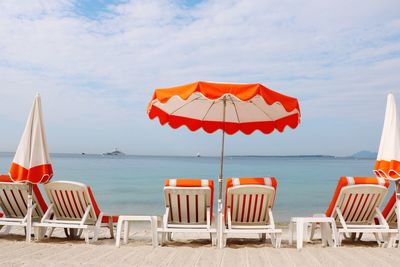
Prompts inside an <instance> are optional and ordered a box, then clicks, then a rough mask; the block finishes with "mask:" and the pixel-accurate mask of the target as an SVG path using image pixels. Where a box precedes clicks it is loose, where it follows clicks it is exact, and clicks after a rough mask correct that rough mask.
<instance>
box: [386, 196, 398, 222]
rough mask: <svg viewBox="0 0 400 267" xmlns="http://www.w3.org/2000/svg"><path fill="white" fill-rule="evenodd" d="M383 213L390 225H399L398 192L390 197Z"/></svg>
mask: <svg viewBox="0 0 400 267" xmlns="http://www.w3.org/2000/svg"><path fill="white" fill-rule="evenodd" d="M382 215H383V217H384V218H385V219H386V221H387V223H388V224H389V225H391V226H397V216H396V192H393V195H392V196H391V197H390V199H389V201H388V203H387V204H386V207H385V208H384V209H383V211H382Z"/></svg>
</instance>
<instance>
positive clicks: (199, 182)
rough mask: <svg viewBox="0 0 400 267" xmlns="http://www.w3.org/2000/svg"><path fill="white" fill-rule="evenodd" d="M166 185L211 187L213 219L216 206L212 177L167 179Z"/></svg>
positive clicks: (211, 212)
mask: <svg viewBox="0 0 400 267" xmlns="http://www.w3.org/2000/svg"><path fill="white" fill-rule="evenodd" d="M164 185H165V187H209V188H210V190H211V193H210V195H211V199H210V218H211V219H212V217H213V216H212V214H213V206H214V181H213V180H211V179H184V178H180V179H166V180H165V182H164Z"/></svg>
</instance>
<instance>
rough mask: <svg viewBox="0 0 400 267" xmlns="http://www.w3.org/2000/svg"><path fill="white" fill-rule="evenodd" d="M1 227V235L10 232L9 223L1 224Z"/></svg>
mask: <svg viewBox="0 0 400 267" xmlns="http://www.w3.org/2000/svg"><path fill="white" fill-rule="evenodd" d="M1 229H3V230H2V232H1V234H2V235H8V234H9V233H10V231H11V226H9V225H1V226H0V230H1Z"/></svg>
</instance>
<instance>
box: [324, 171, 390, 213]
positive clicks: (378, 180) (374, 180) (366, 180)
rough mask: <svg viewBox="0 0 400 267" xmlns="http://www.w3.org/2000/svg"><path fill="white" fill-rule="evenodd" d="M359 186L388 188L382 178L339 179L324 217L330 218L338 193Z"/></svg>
mask: <svg viewBox="0 0 400 267" xmlns="http://www.w3.org/2000/svg"><path fill="white" fill-rule="evenodd" d="M361 184H372V185H382V186H385V187H386V188H388V187H389V182H388V181H387V180H385V179H383V178H377V177H353V176H343V177H340V179H339V182H338V185H337V186H336V190H335V193H334V194H333V198H332V200H331V203H330V204H329V207H328V209H327V211H326V213H325V214H326V216H328V217H330V216H332V214H333V212H334V210H335V205H336V201H337V200H338V197H339V195H340V192H341V190H342V189H343V188H344V187H346V186H350V185H361Z"/></svg>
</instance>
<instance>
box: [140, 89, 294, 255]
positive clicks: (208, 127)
mask: <svg viewBox="0 0 400 267" xmlns="http://www.w3.org/2000/svg"><path fill="white" fill-rule="evenodd" d="M147 113H148V116H149V118H150V119H154V118H155V117H158V119H159V121H160V123H161V124H162V125H164V124H166V123H168V125H170V126H171V127H172V128H174V129H176V128H178V127H180V126H182V125H185V126H186V127H188V128H189V129H190V130H191V131H196V130H198V129H203V130H204V131H206V132H207V133H213V132H215V131H216V130H222V144H221V145H222V148H221V160H220V174H219V178H218V184H219V194H218V244H219V247H221V246H222V242H221V240H222V224H223V222H222V180H223V162H224V140H225V133H227V134H234V133H236V132H238V131H240V132H242V133H244V134H247V135H248V134H251V133H253V132H254V131H256V130H259V131H261V132H263V133H264V134H269V133H271V132H272V131H274V130H278V131H279V132H282V131H283V130H284V129H285V127H286V126H289V127H291V128H293V129H294V128H296V127H297V125H298V124H299V122H300V107H299V103H298V101H297V99H296V98H293V97H289V96H286V95H282V94H280V93H277V92H275V91H272V90H271V89H268V88H267V87H265V86H263V85H261V84H259V83H255V84H231V83H212V82H201V81H200V82H195V83H191V84H186V85H182V86H177V87H171V88H163V89H156V90H155V92H154V94H153V97H152V99H151V101H150V103H149V105H148V107H147Z"/></svg>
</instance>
